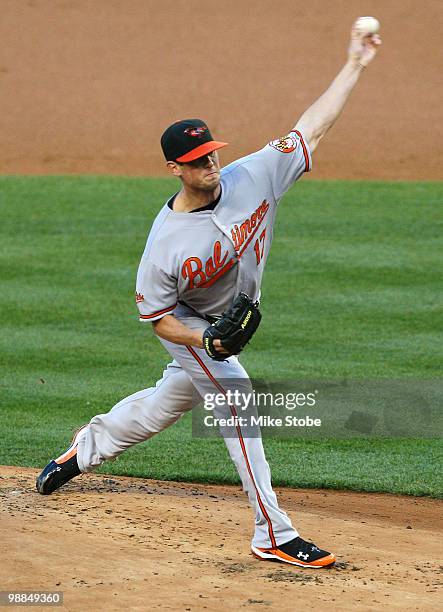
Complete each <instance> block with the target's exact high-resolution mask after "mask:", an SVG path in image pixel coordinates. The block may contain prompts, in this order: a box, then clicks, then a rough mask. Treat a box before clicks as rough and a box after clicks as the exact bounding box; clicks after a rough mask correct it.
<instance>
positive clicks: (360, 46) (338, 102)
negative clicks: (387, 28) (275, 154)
mask: <svg viewBox="0 0 443 612" xmlns="http://www.w3.org/2000/svg"><path fill="white" fill-rule="evenodd" d="M380 45H381V39H380V37H379V36H378V35H377V34H373V35H372V36H371V35H369V36H365V35H364V34H362V33H361V32H359V31H358V30H357V29H355V27H353V28H352V31H351V42H350V45H349V49H348V60H347V62H346V64H345V65H344V66H343V68H342V69H341V70H340V72H339V73H338V75H337V76H336V77H335V79H334V80H333V82H332V83H331V85H330V86H329V87H328V89H327V90H326V91H325V93H324V94H323V95H322V96H320V98H318V100H316V101H315V102H314V104H312V106H310V107H309V108H308V109H307V110H306V111H305V112H304V113H303V115H302V116H301V117H300V119H299V120H298V122H297V123H296V125H295V128H294V129H296V130H299V131H300V132H302V134H303V136H304V138H305V140H306V141H307V144H308V146H309V149H310V151H311V153H312V152H313V151H314V150H315V149H316V148H317V145H318V143H319V142H320V140H321V139H322V138H323V136H324V135H325V134H326V132H327V131H328V130H329V129H330V128H331V127H332V126H333V125H334V123H335V122H336V121H337V119H338V117H339V116H340V113H341V111H342V110H343V107H344V105H345V103H346V100H347V99H348V98H349V96H350V94H351V92H352V90H353V89H354V87H355V85H356V84H357V82H358V80H359V78H360V75H361V73H362V72H363V70H364V69H365V68H366V66H367V65H368V64H369V63H370V62H371V61H372V60H373V59H374V57H375V55H376V54H377V51H378V47H379V46H380Z"/></svg>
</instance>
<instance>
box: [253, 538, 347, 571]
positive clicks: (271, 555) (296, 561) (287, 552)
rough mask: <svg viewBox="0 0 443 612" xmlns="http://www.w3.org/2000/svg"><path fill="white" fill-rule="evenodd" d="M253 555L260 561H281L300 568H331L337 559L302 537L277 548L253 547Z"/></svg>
mask: <svg viewBox="0 0 443 612" xmlns="http://www.w3.org/2000/svg"><path fill="white" fill-rule="evenodd" d="M251 550H252V554H253V555H255V556H256V557H258V558H259V559H264V560H268V561H280V562H281V563H289V564H290V565H298V566H299V567H312V568H320V567H330V566H331V565H334V563H335V561H336V558H335V555H333V554H332V553H329V552H327V551H326V550H321V549H320V548H318V547H317V546H316V545H315V544H313V543H312V542H306V541H305V540H303V539H302V538H300V537H297V538H294V539H293V540H291V541H290V542H286V543H285V544H280V545H279V546H277V547H276V548H257V547H255V546H252V547H251Z"/></svg>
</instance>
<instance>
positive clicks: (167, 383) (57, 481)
mask: <svg viewBox="0 0 443 612" xmlns="http://www.w3.org/2000/svg"><path fill="white" fill-rule="evenodd" d="M199 400H200V398H199V396H198V394H197V393H196V391H195V388H194V386H193V385H192V383H191V380H190V378H189V376H188V375H187V374H186V373H185V372H184V371H183V370H182V368H181V367H180V366H179V365H178V363H177V362H174V361H173V362H172V363H170V364H169V365H168V366H167V368H166V370H165V371H164V372H163V377H162V378H161V379H160V380H159V381H158V382H157V383H156V385H155V387H151V388H149V389H144V390H142V391H138V392H137V393H134V394H133V395H130V396H129V397H126V398H125V399H123V400H121V401H120V402H118V404H116V405H115V406H114V407H113V408H112V410H110V411H109V412H108V413H106V414H99V415H97V416H95V417H94V418H93V419H91V421H90V423H88V424H87V425H85V426H83V427H82V428H80V429H79V430H78V431H77V432H76V434H75V436H74V439H73V440H72V443H71V446H70V447H69V448H68V449H67V450H66V451H65V452H64V453H63V454H62V455H60V457H58V458H57V459H54V460H52V461H50V462H49V463H48V465H47V466H46V467H45V468H44V470H43V471H42V472H41V474H40V475H39V476H38V478H37V483H36V486H37V491H38V492H39V493H41V494H42V495H49V494H50V493H52V492H53V491H55V490H56V489H58V488H59V487H61V486H62V485H64V484H65V483H66V482H68V481H69V480H71V479H72V478H74V477H75V476H78V475H79V474H81V473H82V472H90V471H92V470H94V469H96V468H97V467H98V466H99V465H101V464H102V463H103V462H104V461H106V460H107V459H113V458H114V457H117V456H118V455H120V454H121V453H122V452H123V451H124V450H126V449H127V448H129V447H130V446H134V444H138V443H139V442H143V441H144V440H148V439H149V438H151V437H152V436H154V435H155V434H156V433H159V432H160V431H163V430H164V429H166V427H169V426H170V425H172V424H173V423H175V422H176V421H177V420H178V419H179V418H180V417H181V416H182V415H183V414H184V413H185V412H187V411H189V410H191V409H192V408H193V406H195V405H196V404H197V403H198V402H199Z"/></svg>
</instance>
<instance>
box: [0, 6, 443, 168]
mask: <svg viewBox="0 0 443 612" xmlns="http://www.w3.org/2000/svg"><path fill="white" fill-rule="evenodd" d="M0 8H1V14H2V19H1V20H0V38H1V40H2V56H1V59H0V86H1V90H2V95H1V97H0V134H1V140H2V146H1V147H0V173H3V174H8V173H9V174H10V173H14V174H27V173H30V174H35V173H38V174H53V173H57V174H60V173H80V174H84V173H88V174H123V175H157V174H162V173H164V163H163V160H162V157H161V154H160V149H159V137H160V134H161V132H162V130H163V129H164V127H166V126H167V125H168V124H169V123H171V122H172V121H174V120H176V119H179V118H183V117H185V116H202V117H203V118H204V119H206V121H208V123H209V124H210V126H212V130H213V132H214V134H215V136H216V137H218V138H219V139H223V140H227V141H228V142H230V143H231V146H230V147H228V148H227V149H226V150H225V151H223V154H222V162H223V163H227V162H229V161H231V160H232V159H235V158H237V157H239V156H241V155H244V154H247V153H250V152H252V151H253V150H256V149H257V148H259V147H261V146H263V145H264V144H265V143H266V142H267V141H269V140H270V139H272V138H275V137H277V136H280V135H283V134H284V133H286V132H287V131H288V130H289V129H290V128H291V127H292V126H293V125H294V123H295V121H296V120H297V118H298V117H299V116H300V115H301V113H302V112H303V111H304V110H305V109H306V108H307V106H309V105H310V104H311V103H312V102H313V101H314V100H315V99H316V98H317V97H318V96H319V95H320V94H321V93H322V91H323V90H324V89H325V88H326V86H327V85H328V84H329V82H330V81H331V80H332V78H333V77H334V76H335V74H336V73H337V71H338V69H339V68H340V66H341V65H342V63H343V62H344V60H345V55H346V53H345V52H346V45H347V38H348V31H349V28H350V26H351V24H352V22H353V20H354V19H355V18H356V17H357V16H359V15H362V14H363V15H365V14H375V15H376V16H377V17H378V18H379V19H380V21H381V23H382V35H383V39H384V44H383V48H382V50H381V52H380V56H379V57H378V58H377V60H376V61H375V62H374V64H373V65H371V66H370V67H369V68H368V70H367V71H366V74H365V75H364V78H363V79H362V82H361V83H360V84H359V87H358V89H357V90H356V91H355V92H354V94H353V96H352V99H351V100H350V102H349V104H348V106H347V108H346V110H345V117H344V118H342V119H341V120H339V122H338V124H337V125H336V126H335V127H334V128H333V130H332V131H331V133H330V134H329V135H328V137H327V139H325V141H324V143H322V144H321V146H320V148H319V150H318V151H317V152H316V154H315V160H314V172H313V173H312V175H311V176H312V177H313V178H362V179H366V178H379V179H441V178H442V170H441V169H442V167H443V122H442V121H441V94H442V80H441V78H440V72H441V64H442V61H443V57H442V46H441V40H440V38H441V36H440V35H441V32H440V29H441V28H440V24H441V2H440V1H439V0H423V1H419V0H389V2H387V1H381V0H364V1H363V0H353V1H352V2H349V1H346V0H334V2H330V0H311V2H309V3H300V2H297V3H294V2H293V0H279V2H278V3H275V2H273V1H271V0H254V2H252V0H242V1H241V2H238V1H237V0H221V1H220V2H217V3H216V4H208V6H207V8H206V9H203V5H202V3H201V2H200V0H186V1H184V0H162V2H161V3H159V2H156V1H154V0H130V1H128V0H93V1H91V0H76V1H75V2H73V1H72V0H0Z"/></svg>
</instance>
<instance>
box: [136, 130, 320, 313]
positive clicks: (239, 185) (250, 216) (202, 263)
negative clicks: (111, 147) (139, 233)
mask: <svg viewBox="0 0 443 612" xmlns="http://www.w3.org/2000/svg"><path fill="white" fill-rule="evenodd" d="M310 169H311V157H310V153H309V150H308V147H307V146H306V145H305V142H304V139H303V136H302V134H301V133H300V132H298V131H292V132H290V133H289V134H288V135H287V136H285V137H283V138H280V139H278V140H274V141H272V142H270V143H269V144H267V145H266V146H265V147H264V148H263V149H261V150H260V151H257V152H256V153H253V154H251V155H248V156H246V157H243V158H241V159H239V160H237V161H235V162H233V163H232V164H230V165H229V166H226V167H225V168H223V169H222V171H221V197H220V201H219V202H218V204H217V206H216V208H215V209H214V210H204V211H201V212H195V213H192V214H189V213H186V212H175V211H174V210H171V208H170V207H169V206H168V203H166V204H165V206H164V207H163V208H162V210H161V211H160V213H159V214H158V216H157V218H156V219H155V221H154V224H153V226H152V228H151V231H150V234H149V236H148V241H147V244H146V248H145V251H144V253H143V256H142V259H141V262H140V266H139V270H138V274H137V284H136V302H137V306H138V309H139V312H140V320H141V321H155V320H156V319H159V318H161V317H163V316H164V315H166V314H172V313H173V312H174V310H175V309H176V306H177V303H178V302H184V303H186V304H187V305H188V306H190V307H191V308H193V309H194V310H195V311H196V312H198V313H199V314H201V315H204V316H205V315H210V316H219V315H221V313H222V312H223V310H225V309H226V308H227V307H228V306H229V304H230V303H231V302H232V300H233V298H234V296H235V295H237V294H238V293H239V292H240V291H243V292H245V293H246V294H247V295H249V296H250V297H251V298H252V299H254V300H255V299H258V298H259V295H260V285H261V281H262V276H263V270H264V266H265V263H266V260H267V257H268V254H269V249H270V246H271V242H272V233H273V226H274V220H275V215H276V211H277V205H278V202H279V200H280V199H281V197H282V196H283V195H284V193H285V192H286V191H287V190H288V189H289V187H290V186H291V185H292V184H293V183H294V182H295V181H296V180H297V179H298V178H299V177H300V176H301V175H302V174H303V173H304V172H308V171H309V170H310Z"/></svg>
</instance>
